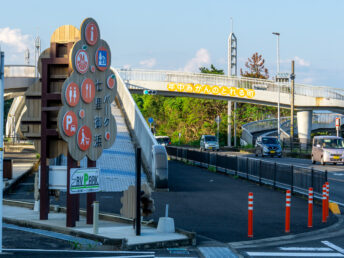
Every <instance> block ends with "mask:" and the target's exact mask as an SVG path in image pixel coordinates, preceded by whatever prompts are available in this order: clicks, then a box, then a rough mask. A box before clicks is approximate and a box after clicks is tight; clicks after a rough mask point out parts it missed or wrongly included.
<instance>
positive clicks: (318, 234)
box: [227, 215, 344, 249]
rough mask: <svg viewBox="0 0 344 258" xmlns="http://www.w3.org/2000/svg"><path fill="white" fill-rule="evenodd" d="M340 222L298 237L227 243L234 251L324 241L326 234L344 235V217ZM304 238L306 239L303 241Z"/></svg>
mask: <svg viewBox="0 0 344 258" xmlns="http://www.w3.org/2000/svg"><path fill="white" fill-rule="evenodd" d="M336 217H337V218H338V222H336V223H335V224H333V225H331V226H328V227H326V228H322V229H318V230H315V231H311V232H305V233H300V234H296V235H288V236H281V237H270V238H264V239H258V240H251V241H241V242H230V243H227V244H228V245H229V246H230V247H231V248H233V249H243V248H257V247H267V246H275V245H279V244H283V245H285V244H292V243H294V242H296V241H297V242H298V243H299V242H304V241H309V240H316V239H323V238H324V234H326V233H328V234H332V235H335V234H344V230H343V226H344V216H337V215H336ZM302 238H305V239H304V240H302Z"/></svg>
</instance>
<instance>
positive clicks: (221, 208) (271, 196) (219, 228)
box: [5, 161, 336, 242]
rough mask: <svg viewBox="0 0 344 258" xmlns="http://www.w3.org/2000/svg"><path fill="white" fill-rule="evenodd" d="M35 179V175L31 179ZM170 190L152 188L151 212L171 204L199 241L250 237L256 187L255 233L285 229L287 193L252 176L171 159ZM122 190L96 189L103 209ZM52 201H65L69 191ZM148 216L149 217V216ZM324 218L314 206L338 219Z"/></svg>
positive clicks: (317, 217) (296, 204) (26, 188)
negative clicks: (250, 204)
mask: <svg viewBox="0 0 344 258" xmlns="http://www.w3.org/2000/svg"><path fill="white" fill-rule="evenodd" d="M31 180H32V179H31ZM169 184H170V191H169V192H154V193H153V198H154V200H155V206H156V212H155V213H154V215H153V216H152V217H151V218H152V219H154V220H155V221H156V222H157V221H158V219H159V217H162V216H164V213H165V205H166V204H169V216H170V217H173V218H174V219H175V225H176V227H178V228H182V229H185V230H189V231H194V232H197V234H198V241H201V242H202V241H203V242H204V241H215V242H216V241H219V242H232V241H243V240H249V238H248V237H247V201H248V199H247V198H248V193H249V192H253V193H254V239H260V238H266V237H274V236H281V235H285V233H284V216H285V193H284V192H281V191H278V190H276V191H274V190H272V189H270V188H268V187H262V186H259V185H257V184H255V183H253V182H249V181H246V180H242V179H236V178H233V177H232V176H227V175H223V174H219V173H213V172H210V171H208V170H207V169H203V168H199V167H195V166H188V165H185V164H183V163H180V162H176V161H171V162H169ZM121 196H122V193H98V194H97V199H98V200H99V201H100V210H101V211H102V212H111V213H117V214H119V211H120V208H121V203H120V198H121ZM5 198H11V199H18V200H31V201H32V200H33V185H32V183H30V182H29V181H27V182H23V183H22V184H20V185H19V186H18V188H17V190H16V191H14V192H12V193H10V194H9V195H7V196H6V197H5ZM80 199H81V203H80V206H81V207H85V203H86V201H85V195H81V198H80ZM51 200H52V203H56V204H60V205H61V206H65V195H64V194H63V193H62V194H61V198H60V200H59V201H57V202H56V201H55V200H53V198H51ZM291 214H292V216H291V233H293V234H294V233H300V232H307V231H310V229H308V228H307V201H306V200H304V199H301V198H298V197H292V206H291ZM147 219H150V218H147ZM335 221H336V218H335V217H334V216H332V215H331V217H330V220H329V223H327V224H323V223H321V208H320V207H318V206H315V207H314V227H313V229H311V230H314V229H319V228H322V227H326V226H328V225H329V224H331V223H334V222H335Z"/></svg>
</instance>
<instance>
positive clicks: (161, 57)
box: [0, 0, 344, 88]
mask: <svg viewBox="0 0 344 258" xmlns="http://www.w3.org/2000/svg"><path fill="white" fill-rule="evenodd" d="M343 10H344V1H343V0H337V1H335V0H326V1H325V0H323V1H318V0H296V1H295V0H288V1H279V0H274V1H268V0H260V1H255V0H240V1H234V0H227V1H225V0H212V1H210V0H207V1H206V0H174V1H163V0H146V1H142V0H137V1H136V0H135V1H134V0H132V1H130V0H127V1H117V0H112V1H110V0H109V1H107V0H102V1H88V0H84V1H73V0H69V1H65V0H59V1H42V0H33V1H22V0H17V1H2V2H1V4H0V11H1V15H0V17H1V18H0V45H1V49H2V51H5V63H6V64H24V63H25V59H24V53H25V50H26V49H27V48H29V50H30V54H31V60H30V63H31V64H33V63H34V39H35V37H36V36H37V35H39V36H40V38H41V40H42V50H43V49H46V48H48V47H49V44H50V37H51V35H52V34H53V32H54V30H55V29H57V28H58V27H59V26H62V25H66V24H71V25H74V26H76V27H77V28H80V25H81V23H82V21H83V20H84V19H85V18H87V17H92V18H94V19H95V20H96V21H97V22H98V25H99V27H100V33H101V38H102V39H104V40H106V41H107V42H108V44H109V46H110V47H111V54H112V66H113V67H116V68H129V67H130V68H132V69H135V68H139V69H152V70H178V71H186V72H199V70H198V68H199V67H201V66H205V67H210V64H214V65H215V67H216V68H218V69H223V70H224V71H225V72H227V39H228V36H229V34H230V33H231V32H232V31H231V30H232V29H231V28H232V26H231V18H232V20H233V31H234V33H235V35H236V37H237V40H238V72H239V71H240V68H243V69H244V70H245V67H244V64H245V62H246V61H247V58H249V57H251V56H252V55H253V54H254V53H255V52H258V53H259V54H261V55H262V56H263V58H264V59H265V66H266V68H268V70H269V74H270V77H273V76H275V74H276V67H277V38H276V36H275V35H272V32H279V33H280V64H281V66H280V67H281V68H280V71H281V72H290V71H291V60H295V74H296V82H297V83H305V84H312V85H318V86H331V87H336V88H344V62H343V61H344V51H343V46H344V31H343V29H342V26H343V25H344V15H343Z"/></svg>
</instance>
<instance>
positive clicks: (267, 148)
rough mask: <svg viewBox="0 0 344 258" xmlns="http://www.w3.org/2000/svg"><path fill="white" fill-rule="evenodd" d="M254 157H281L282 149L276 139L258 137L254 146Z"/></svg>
mask: <svg viewBox="0 0 344 258" xmlns="http://www.w3.org/2000/svg"><path fill="white" fill-rule="evenodd" d="M255 154H256V156H258V155H261V156H262V157H264V156H272V157H274V156H277V157H279V158H281V157H282V147H281V144H280V142H279V140H278V138H277V137H272V136H260V137H258V138H257V140H256V145H255Z"/></svg>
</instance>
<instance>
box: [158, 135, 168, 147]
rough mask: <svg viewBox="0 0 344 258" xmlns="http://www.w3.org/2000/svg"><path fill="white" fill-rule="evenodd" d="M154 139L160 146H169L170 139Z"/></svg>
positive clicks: (161, 137) (163, 137)
mask: <svg viewBox="0 0 344 258" xmlns="http://www.w3.org/2000/svg"><path fill="white" fill-rule="evenodd" d="M155 139H156V141H157V142H158V143H159V144H160V145H162V146H167V145H170V144H171V139H170V137H168V136H155Z"/></svg>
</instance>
